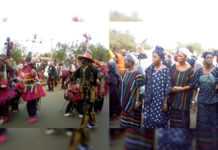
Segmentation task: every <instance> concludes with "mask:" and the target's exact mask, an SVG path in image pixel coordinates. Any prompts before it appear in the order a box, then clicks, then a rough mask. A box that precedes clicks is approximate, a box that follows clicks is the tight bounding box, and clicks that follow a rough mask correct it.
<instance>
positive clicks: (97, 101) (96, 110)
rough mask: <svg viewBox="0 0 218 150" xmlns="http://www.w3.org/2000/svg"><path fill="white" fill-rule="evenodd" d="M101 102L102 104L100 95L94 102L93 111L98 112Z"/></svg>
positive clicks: (101, 105)
mask: <svg viewBox="0 0 218 150" xmlns="http://www.w3.org/2000/svg"><path fill="white" fill-rule="evenodd" d="M103 104H104V97H100V98H99V99H97V100H96V101H95V104H94V110H95V112H100V111H101V110H102V108H103Z"/></svg>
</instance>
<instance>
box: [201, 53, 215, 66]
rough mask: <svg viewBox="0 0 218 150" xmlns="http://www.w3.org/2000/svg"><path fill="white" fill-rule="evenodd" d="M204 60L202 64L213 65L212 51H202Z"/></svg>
mask: <svg viewBox="0 0 218 150" xmlns="http://www.w3.org/2000/svg"><path fill="white" fill-rule="evenodd" d="M202 57H203V59H204V61H203V64H204V65H207V66H211V65H213V59H214V53H213V52H204V53H203V55H202Z"/></svg>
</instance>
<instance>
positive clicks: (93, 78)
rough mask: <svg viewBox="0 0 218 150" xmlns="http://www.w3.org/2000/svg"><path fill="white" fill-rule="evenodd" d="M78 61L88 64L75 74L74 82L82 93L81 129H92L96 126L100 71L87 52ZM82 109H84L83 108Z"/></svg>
mask: <svg viewBox="0 0 218 150" xmlns="http://www.w3.org/2000/svg"><path fill="white" fill-rule="evenodd" d="M78 59H79V60H81V59H83V61H86V64H83V65H81V66H80V67H79V68H78V69H77V70H76V71H75V73H74V75H73V77H72V81H73V82H74V83H76V82H77V83H78V84H79V85H80V91H81V99H82V101H81V103H80V110H81V111H82V112H81V113H82V114H83V118H82V122H81V127H82V128H84V127H87V125H89V126H90V127H91V128H92V127H94V124H95V121H96V120H95V112H94V110H93V107H94V103H95V101H96V99H97V96H96V92H97V88H96V87H97V78H98V70H97V68H96V67H95V66H94V65H93V64H92V63H93V62H94V61H93V60H92V58H91V54H89V53H88V52H86V53H85V54H84V55H83V56H78ZM81 107H82V108H81Z"/></svg>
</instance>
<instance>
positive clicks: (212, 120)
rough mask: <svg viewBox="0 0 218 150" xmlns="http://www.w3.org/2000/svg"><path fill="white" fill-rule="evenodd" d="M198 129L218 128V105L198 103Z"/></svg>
mask: <svg viewBox="0 0 218 150" xmlns="http://www.w3.org/2000/svg"><path fill="white" fill-rule="evenodd" d="M197 128H218V103H215V104H201V103H198V113H197Z"/></svg>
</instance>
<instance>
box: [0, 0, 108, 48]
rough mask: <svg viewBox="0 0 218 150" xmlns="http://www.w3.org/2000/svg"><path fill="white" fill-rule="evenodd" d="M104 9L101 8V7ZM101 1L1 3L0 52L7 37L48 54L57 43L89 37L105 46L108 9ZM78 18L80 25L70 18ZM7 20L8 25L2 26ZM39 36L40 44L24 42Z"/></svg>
mask: <svg viewBox="0 0 218 150" xmlns="http://www.w3.org/2000/svg"><path fill="white" fill-rule="evenodd" d="M101 5H103V6H104V7H100V6H101ZM107 6H108V5H107V4H106V3H104V4H103V3H102V2H101V1H100V0H92V1H85V0H19V1H14V0H1V1H0V48H2V47H3V42H4V41H5V38H6V37H7V36H10V37H11V38H12V39H14V40H16V41H19V42H22V43H24V44H25V45H26V46H27V47H28V49H31V50H33V51H39V50H40V51H41V52H44V51H48V50H49V49H50V47H51V45H54V43H55V42H56V41H62V42H70V41H73V40H83V37H82V34H83V33H86V32H87V33H89V34H91V36H92V42H93V43H101V44H103V45H104V46H106V47H107V46H108V36H107V35H108V9H107ZM75 16H79V17H80V18H81V19H82V20H84V22H83V23H75V22H73V21H72V18H73V17H75ZM4 18H8V19H7V22H5V23H4V22H2V20H3V19H4ZM35 33H36V34H38V38H39V41H40V40H42V41H43V44H41V45H40V44H34V45H33V44H31V42H26V41H27V40H30V39H31V38H32V37H33V34H35Z"/></svg>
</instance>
